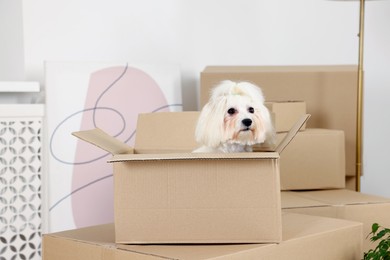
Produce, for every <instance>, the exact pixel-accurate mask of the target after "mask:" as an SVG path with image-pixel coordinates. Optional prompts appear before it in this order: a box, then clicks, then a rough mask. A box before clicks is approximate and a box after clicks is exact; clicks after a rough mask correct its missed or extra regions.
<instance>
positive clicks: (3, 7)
mask: <svg viewBox="0 0 390 260" xmlns="http://www.w3.org/2000/svg"><path fill="white" fill-rule="evenodd" d="M23 77H24V60H23V19H22V0H0V81H9V80H22V79H23Z"/></svg>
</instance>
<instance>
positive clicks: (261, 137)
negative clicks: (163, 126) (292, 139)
mask: <svg viewBox="0 0 390 260" xmlns="http://www.w3.org/2000/svg"><path fill="white" fill-rule="evenodd" d="M249 124H250V125H249ZM195 138H196V141H197V142H198V143H199V144H200V145H201V147H199V148H198V149H196V150H194V151H193V152H206V153H207V152H209V153H210V152H216V153H233V152H251V151H252V146H253V145H254V144H263V143H270V144H272V143H273V139H274V129H273V126H272V122H271V116H270V113H269V111H268V109H267V108H266V107H265V106H264V96H263V93H262V91H261V89H260V88H259V87H258V86H256V85H254V84H251V83H249V82H233V81H230V80H226V81H222V82H221V83H220V84H219V85H217V86H216V87H215V88H214V89H213V90H212V92H211V96H210V100H209V102H208V103H207V104H206V105H205V106H204V107H203V109H202V111H201V113H200V116H199V119H198V122H197V126H196V130H195Z"/></svg>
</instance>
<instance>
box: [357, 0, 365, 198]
mask: <svg viewBox="0 0 390 260" xmlns="http://www.w3.org/2000/svg"><path fill="white" fill-rule="evenodd" d="M364 8H365V0H360V17H359V35H358V36H359V60H358V93H357V118H356V191H360V177H361V175H362V139H363V138H362V137H363V133H362V132H363V45H364Z"/></svg>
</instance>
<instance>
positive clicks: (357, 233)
mask: <svg viewBox="0 0 390 260" xmlns="http://www.w3.org/2000/svg"><path fill="white" fill-rule="evenodd" d="M282 220H283V221H282V224H283V241H282V242H281V243H280V244H232V245H227V244H224V245H221V244H219V245H204V244H203V245H122V244H116V243H115V235H114V232H115V230H114V225H113V224H108V225H101V226H94V227H88V228H83V229H78V230H70V231H64V232H59V233H53V234H45V235H43V243H42V253H43V260H68V259H72V260H85V259H95V260H114V259H115V260H125V259H186V260H194V259H280V260H282V259H299V260H312V259H316V260H328V259H351V260H353V259H356V260H357V259H361V258H362V254H361V243H362V224H361V223H358V222H352V221H346V220H340V219H332V218H324V217H316V216H308V215H300V214H292V213H285V214H283V217H282Z"/></svg>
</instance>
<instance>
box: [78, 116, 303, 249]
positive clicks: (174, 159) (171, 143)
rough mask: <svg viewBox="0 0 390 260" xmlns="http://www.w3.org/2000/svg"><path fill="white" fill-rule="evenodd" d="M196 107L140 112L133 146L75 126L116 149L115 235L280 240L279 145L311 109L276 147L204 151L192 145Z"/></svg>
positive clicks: (142, 239)
mask: <svg viewBox="0 0 390 260" xmlns="http://www.w3.org/2000/svg"><path fill="white" fill-rule="evenodd" d="M196 115H197V113H192V112H182V113H173V112H168V113H155V114H143V115H140V117H139V119H138V125H137V137H136V139H137V140H136V142H135V147H134V148H130V147H127V146H126V145H125V144H123V143H121V142H120V141H118V140H116V139H115V138H113V137H111V136H109V135H108V134H106V133H104V132H103V131H101V130H99V129H94V130H91V131H82V132H78V133H75V135H76V136H77V137H79V138H81V139H83V140H85V141H88V142H91V143H93V144H95V145H97V146H99V147H101V148H102V149H104V150H106V151H108V152H110V153H112V154H113V158H112V159H111V160H110V162H111V163H112V164H113V167H114V191H115V195H114V199H115V202H114V208H115V210H114V211H115V213H114V219H115V236H116V240H115V241H116V242H117V243H133V244H143V243H260V242H261V243H273V242H280V241H281V216H280V212H281V208H280V176H279V153H280V152H281V151H282V150H283V149H284V148H285V147H286V146H287V144H288V143H289V142H290V141H291V139H292V138H293V137H294V136H295V134H296V132H298V130H299V127H300V126H301V125H302V124H304V123H305V121H306V120H307V117H303V118H302V119H301V121H300V122H298V124H297V125H296V126H294V128H293V129H292V131H291V132H290V133H289V134H287V137H286V138H285V139H284V140H283V141H282V142H281V144H280V145H279V146H278V147H277V149H276V150H275V151H274V152H254V153H238V154H233V153H232V154H202V153H190V151H191V150H192V149H194V148H195V147H194V146H193V145H194V144H193V141H192V139H193V138H194V137H193V133H194V127H195V123H196V120H194V117H195V116H196ZM181 126H184V129H182V128H181ZM160 129H161V131H160ZM175 131H176V132H175ZM182 131H189V132H190V133H191V137H190V139H191V140H190V141H189V142H188V141H187V140H185V139H183V138H184V137H183V136H186V137H188V136H189V134H188V133H183V132H182ZM165 134H166V135H165ZM155 135H157V136H158V137H156V136H155ZM138 138H140V140H138ZM185 143H186V144H185ZM188 143H189V144H188ZM191 146H192V147H191ZM190 147H191V149H188V148H190ZM186 149H188V150H186ZM184 151H186V152H184ZM157 152H159V153H157ZM164 152H167V153H164Z"/></svg>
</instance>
